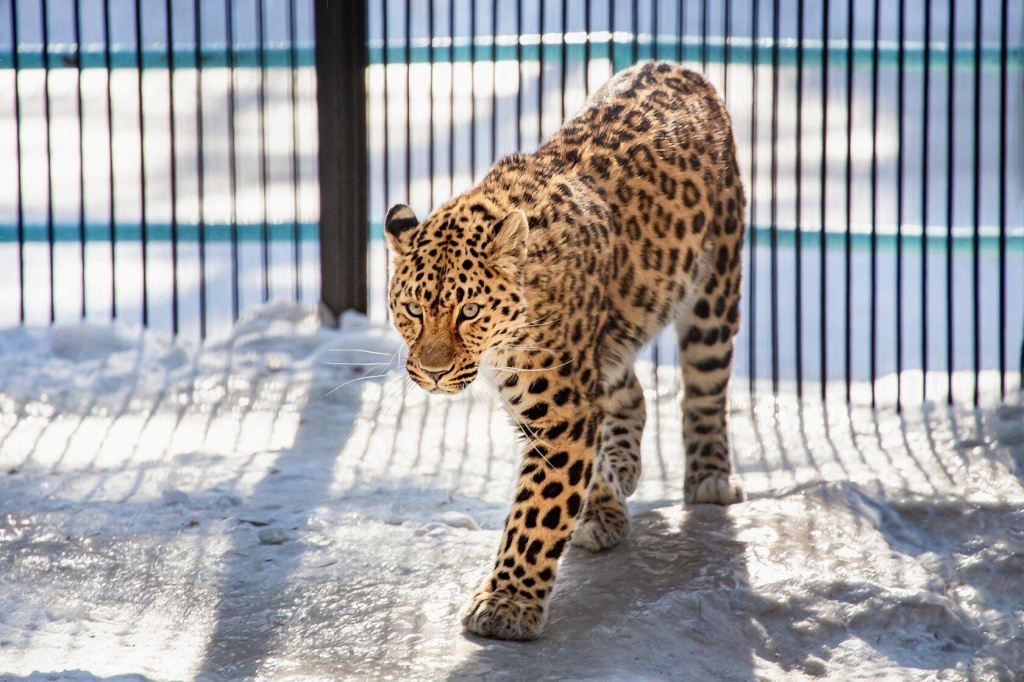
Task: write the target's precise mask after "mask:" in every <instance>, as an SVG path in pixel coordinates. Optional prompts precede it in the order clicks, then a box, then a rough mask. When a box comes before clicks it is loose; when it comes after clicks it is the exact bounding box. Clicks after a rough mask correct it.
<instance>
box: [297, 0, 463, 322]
mask: <svg viewBox="0 0 1024 682" xmlns="http://www.w3.org/2000/svg"><path fill="white" fill-rule="evenodd" d="M294 1H295V0H292V2H293V3H294ZM380 16H381V34H382V36H383V40H382V41H381V45H382V48H381V64H382V66H383V69H384V78H383V80H384V149H383V154H382V157H383V158H382V159H381V162H382V164H383V171H384V211H385V215H386V211H387V210H388V209H389V208H391V171H390V166H391V164H390V163H389V160H390V157H391V145H390V144H388V128H390V127H391V125H390V121H391V119H390V117H389V116H388V3H387V0H380ZM293 42H294V39H293ZM453 49H454V48H453ZM452 68H454V66H453V67H452ZM471 120H472V119H471ZM296 277H298V271H297V270H296ZM390 286H391V259H390V258H389V257H388V253H387V249H385V250H384V301H385V305H384V317H385V319H386V320H389V321H390V320H391V306H389V305H387V291H388V287H390Z"/></svg>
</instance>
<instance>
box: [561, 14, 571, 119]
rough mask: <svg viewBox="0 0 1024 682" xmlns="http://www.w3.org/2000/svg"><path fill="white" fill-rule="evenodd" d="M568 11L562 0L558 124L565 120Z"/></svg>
mask: <svg viewBox="0 0 1024 682" xmlns="http://www.w3.org/2000/svg"><path fill="white" fill-rule="evenodd" d="M568 12H569V6H568V2H567V0H562V42H561V51H560V55H559V56H560V60H561V63H560V64H559V66H561V67H562V75H561V80H560V81H559V83H558V92H559V95H560V97H559V98H558V102H559V104H560V105H561V110H560V112H559V124H561V122H562V121H565V79H566V76H567V73H566V67H567V65H568V63H567V60H566V57H567V55H566V51H565V34H566V33H567V32H568V25H567V20H566V18H567V16H568Z"/></svg>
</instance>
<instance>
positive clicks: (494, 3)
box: [470, 0, 498, 182]
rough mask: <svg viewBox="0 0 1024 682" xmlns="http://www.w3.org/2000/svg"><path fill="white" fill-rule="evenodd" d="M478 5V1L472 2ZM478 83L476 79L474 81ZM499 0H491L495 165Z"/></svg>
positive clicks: (495, 146)
mask: <svg viewBox="0 0 1024 682" xmlns="http://www.w3.org/2000/svg"><path fill="white" fill-rule="evenodd" d="M470 3H471V4H474V5H475V4H476V0H470ZM472 33H473V34H474V36H475V35H476V23H475V22H474V23H473V29H472ZM473 80H474V82H476V79H475V78H474V79H473ZM497 82H498V0H491V155H490V156H491V158H490V162H491V163H494V161H495V159H496V158H497V156H498V88H497V85H496V83H497ZM473 182H476V172H474V173H473Z"/></svg>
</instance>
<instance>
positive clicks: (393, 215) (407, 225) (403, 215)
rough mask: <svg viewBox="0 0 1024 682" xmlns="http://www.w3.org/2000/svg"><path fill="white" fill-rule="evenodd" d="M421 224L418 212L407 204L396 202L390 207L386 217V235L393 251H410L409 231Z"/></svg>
mask: <svg viewBox="0 0 1024 682" xmlns="http://www.w3.org/2000/svg"><path fill="white" fill-rule="evenodd" d="M419 224H420V221H419V220H418V219H417V218H416V214H415V213H413V212H412V209H411V208H409V207H408V206H406V205H405V204H395V205H394V206H392V207H391V208H390V209H388V214H387V216H385V218H384V236H385V238H387V241H388V248H389V249H391V252H392V253H394V254H396V255H397V254H401V253H406V252H407V251H408V242H409V233H410V231H411V230H412V228H414V227H416V226H417V225H419Z"/></svg>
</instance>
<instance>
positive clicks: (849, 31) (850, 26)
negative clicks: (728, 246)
mask: <svg viewBox="0 0 1024 682" xmlns="http://www.w3.org/2000/svg"><path fill="white" fill-rule="evenodd" d="M854 2H855V0H846V234H845V235H844V237H845V241H844V244H843V257H844V261H843V279H844V282H845V287H846V288H845V290H844V291H843V295H844V296H845V298H844V303H843V313H844V314H845V316H846V325H845V326H844V327H843V331H844V332H845V334H846V349H845V355H844V359H845V360H846V363H845V364H846V367H845V368H844V369H845V370H846V402H847V403H849V402H850V396H851V384H852V378H853V358H852V355H853V333H852V331H853V330H852V329H851V327H852V323H853V267H852V265H853V264H852V259H853V233H852V228H853V225H852V221H853V58H854V54H853V36H854V23H853V22H854V12H853V7H854Z"/></svg>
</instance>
